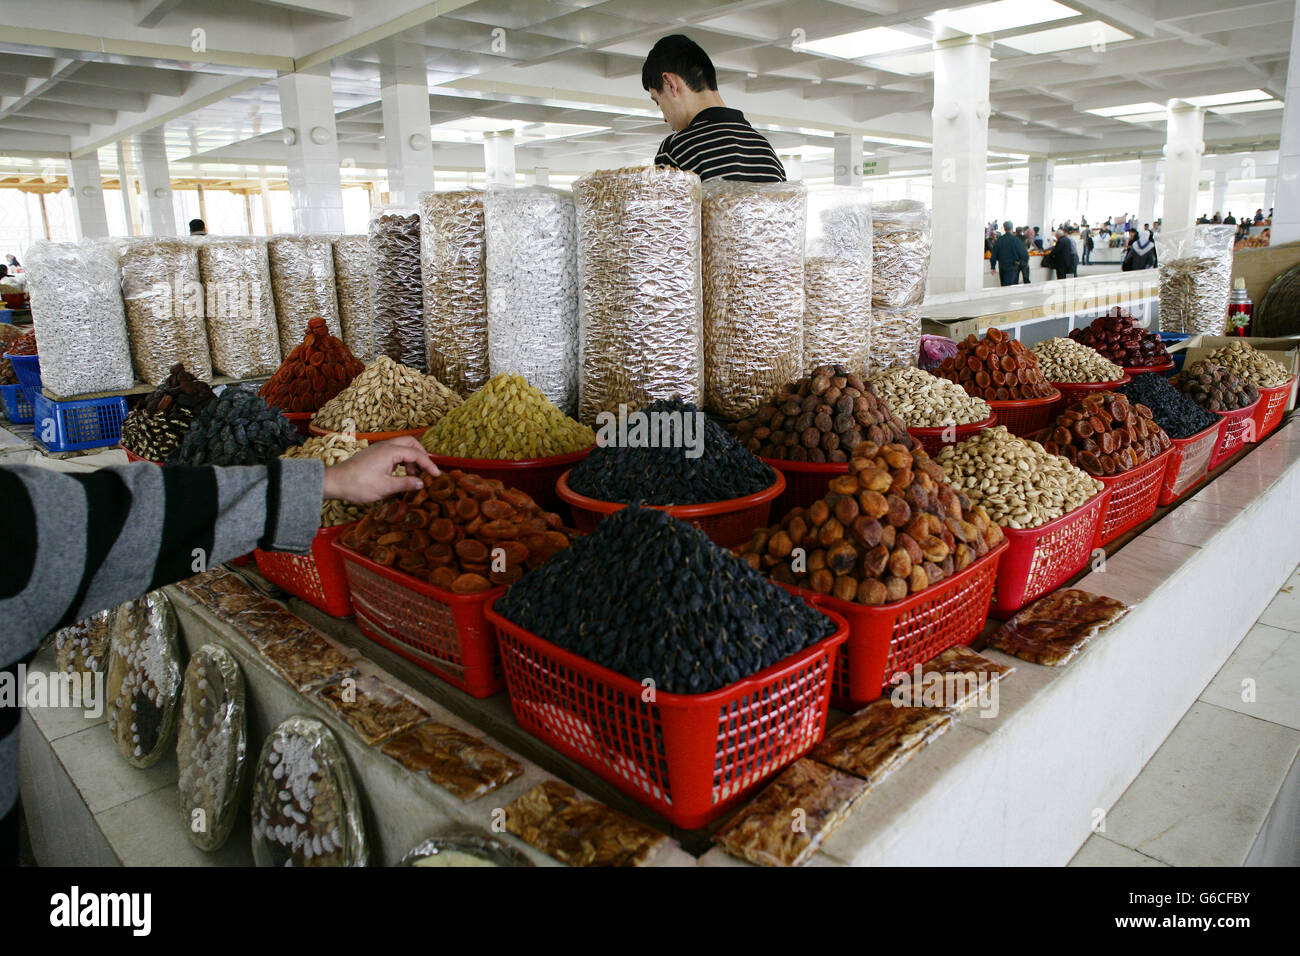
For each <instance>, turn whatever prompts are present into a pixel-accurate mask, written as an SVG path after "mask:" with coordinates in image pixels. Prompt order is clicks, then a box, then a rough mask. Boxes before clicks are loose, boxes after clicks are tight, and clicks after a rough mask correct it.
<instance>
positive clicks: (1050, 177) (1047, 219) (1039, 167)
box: [1025, 159, 1056, 236]
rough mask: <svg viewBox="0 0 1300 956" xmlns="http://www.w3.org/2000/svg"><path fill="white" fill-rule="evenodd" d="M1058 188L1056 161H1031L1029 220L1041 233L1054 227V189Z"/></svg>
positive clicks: (1029, 224) (1044, 233) (1029, 223)
mask: <svg viewBox="0 0 1300 956" xmlns="http://www.w3.org/2000/svg"><path fill="white" fill-rule="evenodd" d="M1055 188H1056V163H1055V162H1053V161H1052V160H1050V159H1031V160H1030V161H1029V221H1028V222H1026V223H1025V225H1026V226H1037V227H1038V232H1039V235H1043V236H1045V235H1047V231H1048V230H1049V229H1051V228H1052V190H1053V189H1055Z"/></svg>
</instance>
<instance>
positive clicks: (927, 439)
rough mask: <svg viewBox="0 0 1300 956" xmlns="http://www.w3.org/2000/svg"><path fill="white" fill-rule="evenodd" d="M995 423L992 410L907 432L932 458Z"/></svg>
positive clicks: (995, 415) (995, 417) (996, 420)
mask: <svg viewBox="0 0 1300 956" xmlns="http://www.w3.org/2000/svg"><path fill="white" fill-rule="evenodd" d="M997 423H998V413H997V412H994V413H993V414H992V415H990V416H989V417H988V418H986V419H984V420H983V421H979V422H971V423H970V424H968V425H946V426H944V427H942V428H921V427H916V428H911V427H909V428H908V429H907V433H908V434H909V435H911V436H912V437H913V438H915V439H916V440H917V441H918V442H920V443H921V447H922V448H924V449H925V451H926V454H928V455H929V456H930V457H931V458H933V457H934V456H935V455H937V454H939V452H940V451H941V450H942V449H943V447H944V446H945V445H960V444H961V443H962V442H964V441H965V440H966V439H967V438H970V436H971V435H974V434H975V433H976V432H982V431H983V430H984V429H986V428H992V427H993V426H994V425H996V424H997ZM814 500H816V499H814ZM809 504H812V502H809Z"/></svg>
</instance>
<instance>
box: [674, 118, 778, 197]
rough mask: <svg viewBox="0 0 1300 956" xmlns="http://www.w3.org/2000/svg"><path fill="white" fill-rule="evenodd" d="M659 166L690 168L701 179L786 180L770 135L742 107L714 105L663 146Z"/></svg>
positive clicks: (749, 181)
mask: <svg viewBox="0 0 1300 956" xmlns="http://www.w3.org/2000/svg"><path fill="white" fill-rule="evenodd" d="M655 165H657V166H676V167H677V168H678V169H688V170H690V171H691V172H693V173H695V174H697V175H698V176H699V177H700V179H738V180H740V181H742V182H747V183H783V182H785V167H784V166H782V165H781V160H779V159H778V158H777V156H776V152H775V151H774V150H773V149H772V144H771V143H769V142H768V141H767V139H766V137H764V136H763V134H762V133H760V132H758V130H756V129H754V127H752V126H750V125H749V121H748V120H746V119H745V114H744V113H742V112H741V111H740V110H733V109H728V108H727V107H725V106H710V107H709V108H708V109H703V110H700V111H699V112H698V113H696V114H695V118H694V119H693V120H691V121H690V123H689V124H688V125H687V127H686V128H685V129H683V130H681V131H680V132H677V133H673V134H672V135H671V136H669V137H668V138H667V139H666V140H664V141H663V143H662V144H661V145H660V146H659V154H658V155H657V156H655Z"/></svg>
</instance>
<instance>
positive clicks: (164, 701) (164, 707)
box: [107, 591, 181, 767]
mask: <svg viewBox="0 0 1300 956" xmlns="http://www.w3.org/2000/svg"><path fill="white" fill-rule="evenodd" d="M111 643H112V657H111V659H110V661H109V665H108V687H107V690H108V707H107V712H108V729H109V731H110V732H111V733H112V735H113V739H114V741H116V743H117V749H118V750H119V751H120V752H121V754H122V756H123V757H125V758H126V760H127V762H128V763H130V764H131V765H132V766H136V767H150V766H152V765H153V764H155V763H157V762H158V761H159V760H160V759H161V758H162V756H163V754H165V753H166V752H167V751H168V750H169V749H170V748H171V746H172V743H173V741H174V737H173V734H175V732H176V712H177V707H176V704H177V697H178V695H179V693H180V689H181V663H180V651H179V648H178V646H177V643H176V612H175V611H174V610H172V605H171V601H169V600H168V599H167V595H165V594H163V592H162V591H150V592H149V593H148V594H146V595H145V596H144V597H141V598H137V599H136V600H134V601H127V602H126V603H125V604H123V605H121V606H119V607H118V608H117V610H116V611H114V613H113V624H112V638H111Z"/></svg>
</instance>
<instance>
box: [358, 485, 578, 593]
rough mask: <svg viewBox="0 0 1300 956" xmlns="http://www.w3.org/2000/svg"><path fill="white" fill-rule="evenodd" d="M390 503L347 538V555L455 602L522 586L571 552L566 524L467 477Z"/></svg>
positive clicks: (522, 497)
mask: <svg viewBox="0 0 1300 956" xmlns="http://www.w3.org/2000/svg"><path fill="white" fill-rule="evenodd" d="M420 477H421V479H423V482H424V487H423V488H421V489H420V490H418V491H408V492H407V493H406V494H404V495H402V496H401V497H400V498H393V499H390V500H389V501H388V502H387V503H385V504H384V505H383V506H382V507H380V508H378V509H376V510H375V511H372V512H371V513H370V514H368V515H366V516H365V517H364V518H362V519H361V520H360V521H358V522H357V523H356V524H355V525H354V526H353V527H351V528H349V529H348V530H347V531H345V532H343V536H342V538H341V539H340V541H341V542H342V544H343V545H344V547H347V548H351V549H352V550H353V551H356V552H357V553H358V554H360V555H362V556H363V557H367V558H369V559H370V560H371V561H374V562H375V563H376V564H380V565H383V566H384V567H391V568H394V569H396V570H399V571H404V572H406V573H407V574H410V575H413V576H415V577H418V578H419V579H420V580H422V581H428V582H429V583H430V584H432V585H433V586H434V587H439V588H444V589H446V590H449V591H454V592H455V593H457V594H476V593H480V592H483V591H487V590H490V589H491V588H493V587H496V586H498V585H502V584H510V583H512V582H514V581H517V580H519V578H520V576H521V575H522V574H523V573H524V570H525V569H532V568H536V567H539V566H540V565H541V564H542V563H543V562H545V561H546V560H548V559H549V558H551V557H552V556H553V555H554V554H556V553H557V552H559V551H561V550H563V549H564V548H567V547H568V546H569V536H568V535H567V534H566V533H565V532H564V529H563V522H562V521H561V520H560V516H559V515H557V514H552V513H550V512H547V511H542V509H541V508H539V507H538V505H537V503H536V502H535V501H533V499H532V498H530V497H529V496H528V495H526V494H524V493H523V492H522V491H519V490H517V489H515V488H506V487H505V486H504V485H502V483H501V482H499V481H495V480H489V479H486V478H480V477H479V476H478V475H471V474H466V473H465V472H463V471H448V472H443V473H442V474H441V475H439V476H437V477H436V478H435V477H434V476H433V475H429V474H425V473H422V474H421V475H420Z"/></svg>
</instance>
